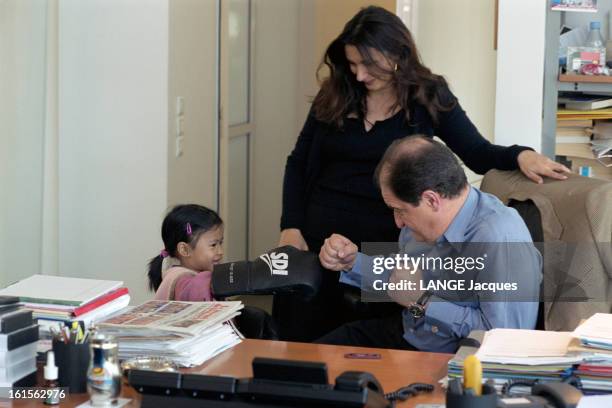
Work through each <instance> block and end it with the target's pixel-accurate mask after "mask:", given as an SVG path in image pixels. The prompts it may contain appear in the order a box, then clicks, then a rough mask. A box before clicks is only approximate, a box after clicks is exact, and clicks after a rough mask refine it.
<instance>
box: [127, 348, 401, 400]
mask: <svg viewBox="0 0 612 408" xmlns="http://www.w3.org/2000/svg"><path fill="white" fill-rule="evenodd" d="M128 381H129V383H130V385H131V386H132V387H134V389H136V390H137V391H138V392H140V393H141V394H143V397H142V405H141V406H142V407H143V408H154V407H160V408H167V407H169V406H181V407H188V408H189V407H202V406H206V407H211V408H215V407H219V408H246V407H270V408H272V407H274V408H281V407H290V408H298V407H313V406H327V407H355V408H357V407H360V408H390V407H392V403H391V401H390V400H388V399H387V398H385V395H384V394H383V389H382V387H381V386H380V384H379V383H378V381H377V380H376V378H375V377H374V376H373V375H372V374H370V373H366V372H358V371H346V372H344V373H342V374H341V375H339V376H338V377H337V378H336V383H335V385H331V384H329V382H328V376H327V366H326V365H325V363H315V362H305V361H290V360H277V359H270V358H255V359H253V378H245V379H236V378H233V377H220V376H208V375H200V374H181V373H160V372H154V371H145V370H130V372H129V374H128Z"/></svg>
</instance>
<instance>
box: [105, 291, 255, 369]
mask: <svg viewBox="0 0 612 408" xmlns="http://www.w3.org/2000/svg"><path fill="white" fill-rule="evenodd" d="M242 308H243V305H242V302H239V301H234V302H176V301H170V302H166V301H159V300H151V301H148V302H146V303H143V304H142V305H140V306H137V307H135V308H133V309H131V310H128V311H126V312H123V313H121V314H118V315H116V316H114V317H111V318H110V319H108V320H105V321H104V322H101V323H100V324H98V325H97V327H98V330H100V331H102V332H104V333H108V334H111V335H113V336H115V337H116V338H117V340H118V343H119V358H120V359H122V360H123V359H129V358H132V357H141V356H163V357H167V358H169V359H170V360H172V361H173V362H174V363H176V364H178V365H180V366H183V367H190V366H196V365H200V364H202V363H204V362H205V361H206V360H208V359H210V358H212V357H214V356H216V355H217V354H219V353H221V352H222V351H224V350H227V349H228V348H230V347H233V346H234V345H236V344H238V343H240V341H241V339H242V336H241V335H240V333H239V332H238V331H237V330H236V329H235V327H234V326H233V324H232V323H231V319H232V318H233V317H235V316H237V315H239V314H240V310H241V309H242Z"/></svg>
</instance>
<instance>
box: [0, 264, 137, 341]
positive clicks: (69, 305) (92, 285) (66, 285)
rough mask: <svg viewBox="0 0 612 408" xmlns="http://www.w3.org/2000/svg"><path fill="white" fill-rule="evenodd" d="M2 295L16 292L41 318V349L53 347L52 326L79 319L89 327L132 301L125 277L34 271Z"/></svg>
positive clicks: (27, 306) (37, 317)
mask: <svg viewBox="0 0 612 408" xmlns="http://www.w3.org/2000/svg"><path fill="white" fill-rule="evenodd" d="M0 296H15V297H17V298H19V300H20V301H21V302H22V304H23V306H24V307H25V308H26V309H27V310H29V311H31V313H32V314H33V317H34V318H36V319H38V324H39V325H40V337H41V339H43V340H45V341H44V342H42V343H41V347H40V348H39V351H46V350H47V349H48V348H49V347H50V344H51V343H50V339H51V337H52V336H51V328H52V327H55V328H57V327H58V325H69V326H71V325H72V322H74V321H78V322H80V324H81V325H82V326H83V327H84V328H87V327H89V326H90V325H92V324H95V323H97V322H99V321H101V320H104V319H106V318H108V317H109V316H111V315H112V314H114V313H117V312H119V311H120V310H122V309H124V308H125V307H127V306H128V304H129V303H130V295H129V292H128V289H127V288H125V287H123V282H121V281H107V280H97V279H83V278H70V277H65V276H51V275H33V276H30V277H29V278H26V279H23V280H21V281H19V282H17V283H14V284H12V285H10V286H8V287H6V288H4V289H2V290H0Z"/></svg>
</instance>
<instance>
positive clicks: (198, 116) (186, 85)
mask: <svg viewBox="0 0 612 408" xmlns="http://www.w3.org/2000/svg"><path fill="white" fill-rule="evenodd" d="M169 21H170V22H169V50H168V52H169V56H168V65H169V73H168V75H169V76H168V93H169V98H168V202H169V204H170V205H174V204H179V203H197V204H202V205H206V206H208V207H210V208H213V209H214V208H216V205H217V203H216V201H217V191H216V189H217V93H216V88H217V62H216V61H217V6H216V1H215V0H171V1H170V2H169ZM178 96H182V97H183V100H184V106H185V107H184V114H183V129H184V136H183V138H184V139H183V141H184V143H183V151H184V152H183V155H182V156H180V157H178V158H177V157H176V155H175V147H176V144H175V141H176V98H177V97H178ZM162 216H163V214H159V222H158V224H159V226H161V220H162ZM157 235H159V232H158V233H157ZM160 245H161V241H160ZM160 248H161V247H160Z"/></svg>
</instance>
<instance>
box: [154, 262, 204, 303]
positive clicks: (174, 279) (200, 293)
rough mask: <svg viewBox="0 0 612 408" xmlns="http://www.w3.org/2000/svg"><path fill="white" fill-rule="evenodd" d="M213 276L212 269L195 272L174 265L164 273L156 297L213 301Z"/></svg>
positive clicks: (189, 300) (188, 300)
mask: <svg viewBox="0 0 612 408" xmlns="http://www.w3.org/2000/svg"><path fill="white" fill-rule="evenodd" d="M211 277H212V272H211V271H203V272H195V271H192V270H190V269H187V268H184V267H182V266H173V267H171V268H170V269H168V270H167V271H166V272H165V273H164V278H163V280H162V283H161V285H160V286H159V288H158V289H157V291H156V292H155V299H156V300H170V299H172V300H182V301H186V302H202V301H212V300H214V299H213V296H212V293H211V290H210V279H211ZM173 286H174V288H173ZM173 289H174V290H173Z"/></svg>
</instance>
